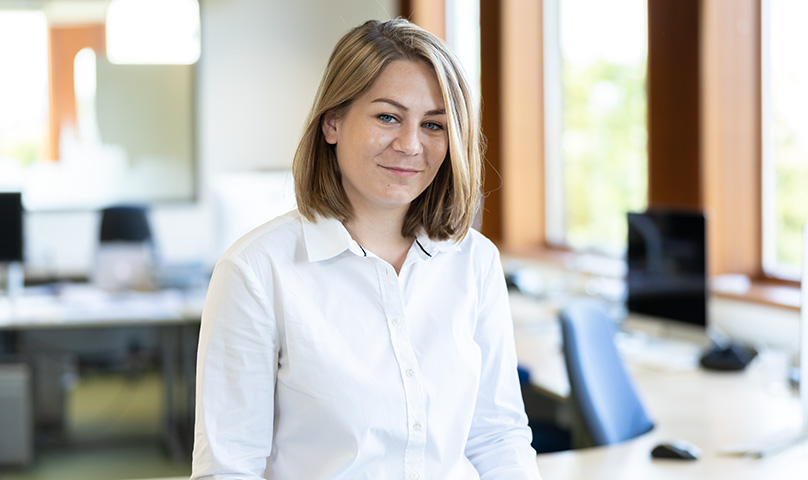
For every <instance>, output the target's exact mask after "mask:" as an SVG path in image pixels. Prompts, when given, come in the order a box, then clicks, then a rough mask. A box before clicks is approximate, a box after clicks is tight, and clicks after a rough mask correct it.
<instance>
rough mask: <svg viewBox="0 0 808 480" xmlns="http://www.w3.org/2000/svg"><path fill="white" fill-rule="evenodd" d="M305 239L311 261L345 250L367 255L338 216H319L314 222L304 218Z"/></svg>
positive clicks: (329, 256) (325, 258)
mask: <svg viewBox="0 0 808 480" xmlns="http://www.w3.org/2000/svg"><path fill="white" fill-rule="evenodd" d="M301 221H302V222H303V241H304V242H305V244H306V253H307V254H308V257H309V261H310V262H319V261H321V260H328V259H329V258H333V257H336V256H337V255H339V254H340V253H342V252H344V251H345V250H348V251H350V252H351V253H353V254H355V255H359V256H366V253H365V252H364V251H363V250H362V247H360V246H359V244H358V243H356V241H354V239H353V238H351V234H350V233H348V230H346V229H345V226H344V225H343V224H342V222H340V221H339V220H337V219H336V218H325V217H320V216H317V218H316V219H315V221H314V222H310V221H309V220H307V219H305V218H302V217H301Z"/></svg>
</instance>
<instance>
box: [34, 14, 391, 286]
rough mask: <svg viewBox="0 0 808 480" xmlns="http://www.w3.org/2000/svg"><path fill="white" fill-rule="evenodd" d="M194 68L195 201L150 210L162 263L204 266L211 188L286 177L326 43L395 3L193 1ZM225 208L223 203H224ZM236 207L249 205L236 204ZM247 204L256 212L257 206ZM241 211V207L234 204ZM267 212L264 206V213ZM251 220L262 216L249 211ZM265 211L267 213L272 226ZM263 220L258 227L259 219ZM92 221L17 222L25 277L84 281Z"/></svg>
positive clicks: (217, 241) (209, 245)
mask: <svg viewBox="0 0 808 480" xmlns="http://www.w3.org/2000/svg"><path fill="white" fill-rule="evenodd" d="M200 3H201V12H202V58H201V59H200V61H199V64H198V66H197V73H198V79H197V101H198V105H197V114H198V119H197V121H198V123H197V155H198V167H199V172H198V181H199V190H200V200H199V202H196V203H193V204H175V205H161V206H158V207H155V208H154V209H153V211H152V217H151V220H152V224H153V227H154V230H155V236H156V241H157V244H158V247H159V248H160V250H161V252H162V254H163V257H164V258H165V259H166V260H167V261H169V262H188V261H202V262H204V263H205V264H208V265H212V264H213V263H214V262H215V260H216V258H217V257H218V256H219V255H220V254H221V252H222V250H223V248H224V246H223V245H222V244H221V243H222V241H221V239H222V238H229V236H228V235H226V234H225V235H223V234H222V233H221V232H220V231H219V230H220V222H219V220H218V219H217V216H218V215H219V213H220V212H219V209H217V207H216V206H217V205H221V204H222V203H221V202H218V201H215V200H216V199H214V198H213V194H212V188H211V186H212V185H214V184H216V183H217V182H220V181H221V180H222V179H223V178H224V177H233V176H236V177H238V176H243V172H245V171H258V170H274V169H287V168H289V166H290V164H291V159H292V155H293V153H294V149H295V148H296V146H297V140H298V137H299V134H300V131H301V128H302V125H303V121H304V119H305V118H306V115H307V114H308V110H309V108H310V106H311V101H312V99H313V97H314V93H315V90H316V88H317V84H318V82H319V79H320V75H321V73H322V70H323V67H324V66H325V62H326V60H327V58H328V55H329V53H330V51H331V48H332V47H333V45H334V43H336V41H337V40H338V39H339V37H341V36H342V34H344V33H345V32H346V31H347V30H348V29H349V28H351V27H353V26H355V25H357V24H359V23H361V22H362V21H364V20H367V19H371V18H377V19H388V18H391V17H393V16H396V15H397V14H398V12H397V8H398V7H397V5H398V2H397V1H396V0H302V1H288V0H201V2H200ZM230 203H231V204H232V202H230ZM242 203H251V202H248V201H245V200H242ZM256 204H259V205H260V204H261V202H260V201H257V202H256ZM242 208H244V209H249V208H250V205H248V204H247V205H243V207H242ZM264 208H266V207H264ZM250 213H251V215H250V216H251V217H253V218H260V217H261V212H260V211H259V212H255V211H253V212H250ZM273 215H274V212H267V216H268V217H271V216H273ZM268 219H269V218H267V220H268ZM97 228H98V215H97V213H96V212H87V211H84V212H51V213H48V212H37V213H29V214H28V216H27V218H26V243H27V244H26V257H27V266H26V268H27V269H28V270H29V274H32V275H34V276H40V275H76V274H78V275H80V274H84V273H87V272H89V269H90V265H91V262H92V258H93V252H94V249H95V244H96V236H97Z"/></svg>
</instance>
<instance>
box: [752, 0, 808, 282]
mask: <svg viewBox="0 0 808 480" xmlns="http://www.w3.org/2000/svg"><path fill="white" fill-rule="evenodd" d="M762 13H763V15H762V17H761V18H762V25H761V27H762V28H761V29H762V33H763V35H762V43H763V45H762V46H763V48H762V55H763V58H762V62H761V64H762V70H763V72H762V78H763V92H762V98H763V109H762V110H763V121H762V126H763V172H762V173H763V174H762V178H763V188H762V191H763V205H762V208H763V255H762V257H763V269H764V271H765V272H766V273H767V274H769V275H773V276H778V277H785V278H792V279H797V278H799V275H800V271H799V269H800V261H801V248H802V242H801V240H802V229H803V225H804V224H805V222H806V221H808V117H806V113H805V106H806V105H808V90H806V85H808V60H806V57H805V54H804V52H803V50H804V49H803V46H804V45H806V44H808V30H806V29H805V26H804V25H803V24H804V19H805V18H808V3H806V2H805V1H804V0H768V1H764V2H763V12H762Z"/></svg>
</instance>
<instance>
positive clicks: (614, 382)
mask: <svg viewBox="0 0 808 480" xmlns="http://www.w3.org/2000/svg"><path fill="white" fill-rule="evenodd" d="M559 318H560V321H561V332H562V338H563V341H564V361H565V363H566V365H567V372H568V374H569V382H570V396H571V398H572V403H573V413H574V414H575V415H576V417H575V419H576V421H575V423H574V427H573V437H572V443H573V448H583V447H589V446H600V445H609V444H612V443H617V442H622V441H624V440H628V439H630V438H634V437H636V436H638V435H641V434H643V433H646V432H648V431H649V430H651V429H652V428H653V426H654V425H653V422H651V420H650V419H649V418H648V414H647V413H646V411H645V408H643V405H642V402H641V401H640V398H639V397H638V395H637V391H636V390H635V389H634V385H633V383H632V381H631V378H630V377H629V375H628V372H627V371H626V368H625V366H624V365H623V362H622V360H621V358H620V356H619V355H618V352H617V348H616V347H615V344H614V335H615V331H616V328H615V326H614V324H613V322H612V321H611V320H610V319H609V317H608V316H607V315H606V313H605V312H604V311H603V309H602V308H601V307H600V306H599V305H598V304H596V303H594V302H589V301H578V302H574V303H572V304H570V305H568V306H566V307H565V308H564V309H563V310H562V311H561V313H560V315H559Z"/></svg>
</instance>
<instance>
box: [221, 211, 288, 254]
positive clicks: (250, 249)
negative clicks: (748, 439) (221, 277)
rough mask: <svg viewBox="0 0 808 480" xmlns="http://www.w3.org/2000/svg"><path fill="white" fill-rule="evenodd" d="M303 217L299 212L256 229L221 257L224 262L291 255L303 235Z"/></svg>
mask: <svg viewBox="0 0 808 480" xmlns="http://www.w3.org/2000/svg"><path fill="white" fill-rule="evenodd" d="M301 225H302V217H301V215H300V213H299V212H298V211H297V210H292V211H290V212H287V213H285V214H283V215H280V216H278V217H275V218H274V219H272V220H270V221H268V222H266V223H264V224H262V225H259V226H258V227H255V228H254V229H252V230H250V231H249V232H247V233H245V234H244V235H242V236H241V237H240V238H239V239H238V240H236V241H235V242H234V243H233V244H232V245H231V246H230V247H229V248H228V249H227V250H226V251H225V252H224V254H223V255H222V256H221V258H220V261H222V260H235V259H238V258H243V257H253V256H255V255H256V254H260V255H262V256H265V255H268V256H274V255H283V254H287V253H288V254H291V253H292V252H293V251H294V249H295V246H296V244H297V242H298V240H299V239H300V237H301V235H302V233H301V232H302V227H301Z"/></svg>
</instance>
